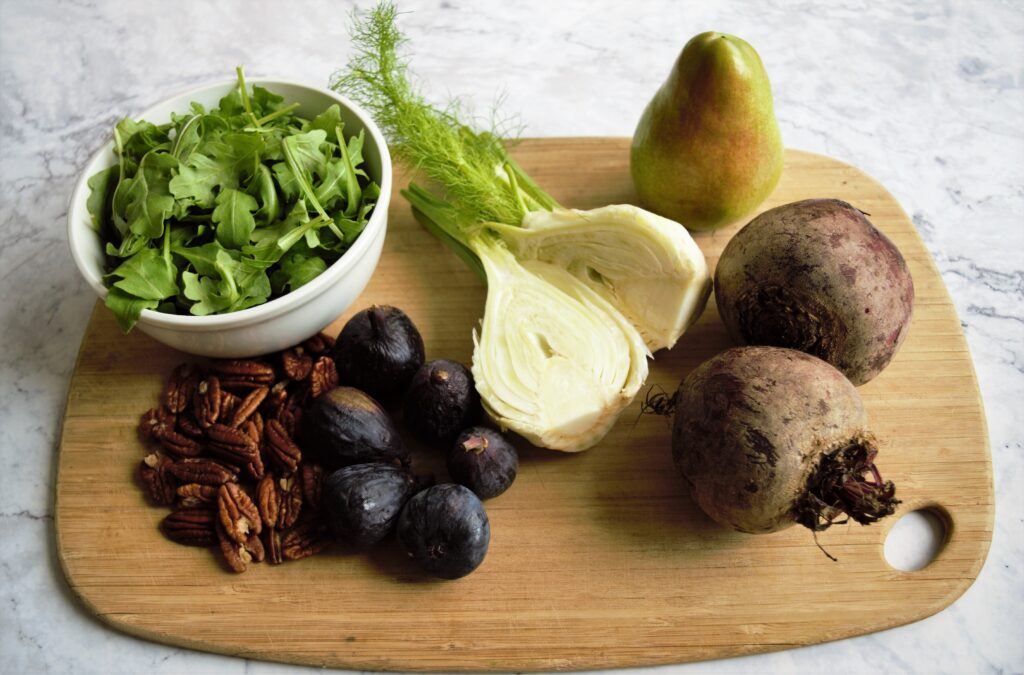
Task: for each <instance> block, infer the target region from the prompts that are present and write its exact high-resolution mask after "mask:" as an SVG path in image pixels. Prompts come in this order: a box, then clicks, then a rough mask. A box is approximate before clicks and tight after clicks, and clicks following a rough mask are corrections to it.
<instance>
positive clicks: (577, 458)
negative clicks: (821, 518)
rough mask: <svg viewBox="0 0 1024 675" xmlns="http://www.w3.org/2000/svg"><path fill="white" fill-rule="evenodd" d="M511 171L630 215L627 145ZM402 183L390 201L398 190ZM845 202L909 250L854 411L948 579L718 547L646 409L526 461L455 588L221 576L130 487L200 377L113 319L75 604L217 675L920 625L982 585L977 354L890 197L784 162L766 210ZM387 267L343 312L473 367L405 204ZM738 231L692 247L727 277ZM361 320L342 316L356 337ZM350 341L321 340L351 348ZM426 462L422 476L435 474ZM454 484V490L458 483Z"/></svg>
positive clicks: (451, 267)
mask: <svg viewBox="0 0 1024 675" xmlns="http://www.w3.org/2000/svg"><path fill="white" fill-rule="evenodd" d="M515 156H516V158H517V159H518V160H519V161H520V162H521V163H522V165H523V166H524V168H525V169H526V170H527V171H528V172H529V173H530V174H532V175H533V176H534V178H535V179H536V180H537V181H538V183H540V184H541V185H542V186H544V187H545V188H546V189H548V190H549V191H550V192H551V193H552V194H553V195H554V196H555V198H556V199H558V200H560V201H561V202H562V203H563V204H566V205H569V206H574V207H580V208H588V207H594V206H599V205H603V204H609V203H619V202H630V201H632V200H633V199H634V194H633V190H632V187H631V184H630V180H629V174H628V170H627V158H628V140H626V139H578V138H574V139H545V140H530V141H524V142H522V143H521V144H519V145H518V146H517V147H516V149H515ZM405 183H406V177H403V176H398V180H396V185H399V186H401V185H404V184H405ZM807 197H838V198H841V199H845V200H847V201H850V202H852V203H853V204H855V205H856V206H857V207H859V208H860V209H862V210H863V211H866V212H868V213H870V214H871V220H872V221H873V222H874V223H875V224H876V225H877V226H878V227H880V228H881V229H882V230H883V231H885V232H886V234H888V235H889V237H890V238H892V239H893V241H894V242H895V243H896V244H897V246H899V248H900V250H901V251H902V252H903V254H904V256H905V257H906V258H907V261H908V263H909V265H910V268H911V271H912V274H913V277H914V283H915V287H916V292H917V304H916V308H915V313H914V319H913V324H912V327H911V330H910V334H909V337H908V338H907V340H906V342H905V344H904V346H903V348H902V351H901V352H900V353H899V354H898V356H897V357H896V359H895V360H894V361H893V363H892V365H891V366H890V367H889V368H888V369H887V370H886V371H885V372H884V373H883V374H882V375H881V376H880V377H878V378H877V379H875V380H874V381H872V382H871V383H869V384H868V385H866V386H864V387H862V388H861V393H862V394H863V396H864V398H865V401H866V403H867V407H868V410H869V414H870V417H871V422H872V426H873V428H874V430H875V431H876V433H877V434H878V435H879V437H880V438H881V439H882V452H881V455H880V457H879V463H880V466H881V467H882V470H883V472H884V473H885V474H886V475H887V477H890V478H892V479H894V480H895V481H896V483H897V485H898V496H899V497H900V498H901V499H903V500H904V503H903V505H902V506H901V508H900V513H901V514H902V513H905V512H908V511H910V510H913V509H916V508H922V507H929V508H934V509H935V510H936V511H937V512H938V513H940V514H941V516H942V518H943V519H944V520H945V522H946V524H947V540H946V542H945V544H944V546H943V548H942V550H941V552H940V554H939V555H938V557H937V559H936V560H935V561H933V562H932V563H931V564H930V565H929V566H927V567H925V568H924V569H922V570H919V571H917V572H913V573H904V572H900V571H897V570H894V569H892V568H891V567H889V566H888V565H887V564H886V562H885V560H884V558H883V554H882V544H883V541H884V540H885V537H886V534H887V532H888V531H889V529H890V528H891V527H892V524H893V523H894V522H895V520H896V518H890V519H889V520H887V521H885V522H883V523H880V524H878V525H876V526H872V527H860V526H856V525H850V526H841V527H835V528H833V529H832V530H829V531H828V532H826V533H824V534H822V535H821V536H820V537H819V539H820V541H821V544H822V545H823V546H825V547H826V548H827V549H828V551H829V552H830V553H832V554H833V555H835V556H836V557H837V558H838V559H839V562H837V563H833V562H831V561H830V560H829V559H828V558H826V557H825V555H823V554H822V552H821V551H819V550H818V548H817V547H816V546H815V545H814V542H813V540H812V538H811V535H810V533H809V532H808V531H807V530H804V529H803V528H798V527H794V528H791V529H789V530H786V531H784V532H781V533H778V534H774V535H764V536H746V535H741V534H737V533H733V532H728V531H725V530H722V529H720V528H718V527H716V526H715V525H714V524H713V523H712V522H711V521H709V520H708V519H707V518H705V517H704V516H703V515H702V514H701V513H700V512H699V511H698V510H697V509H696V507H695V506H694V505H693V504H692V503H691V502H690V500H689V499H688V497H687V496H686V494H685V493H684V490H683V486H682V484H681V481H680V480H679V479H678V478H677V476H676V473H675V470H674V468H673V466H672V462H671V457H670V452H669V448H668V445H669V424H668V421H667V420H664V419H661V418H652V417H649V416H645V417H643V418H640V416H639V414H638V413H639V404H638V403H636V404H634V406H633V408H632V409H630V410H628V411H627V412H626V413H625V414H624V415H623V417H622V418H621V420H620V422H619V424H618V425H617V426H616V427H615V429H614V430H613V431H612V433H611V434H610V435H609V436H608V437H607V439H606V440H605V441H604V442H603V443H602V444H601V445H599V446H598V447H596V448H594V449H592V450H590V451H588V452H586V453H583V454H580V455H560V454H557V453H553V452H550V451H543V450H537V449H535V448H530V447H526V446H523V447H522V455H521V457H522V462H521V470H520V475H519V478H518V480H517V482H516V484H515V485H514V486H513V488H512V489H511V490H510V491H509V492H507V493H506V494H504V495H502V496H501V497H498V498H497V499H494V500H492V501H490V502H488V503H487V510H488V513H489V515H490V519H491V525H492V540H491V547H490V552H489V554H488V556H487V559H486V560H485V561H484V564H483V565H482V566H481V567H480V568H479V569H478V570H477V571H476V572H475V573H473V574H472V575H470V576H469V577H466V578H464V579H462V580H459V581H456V582H439V581H431V580H427V579H425V578H424V577H423V576H421V575H420V574H419V573H418V572H417V571H416V570H415V569H414V568H413V567H412V565H411V563H409V562H408V561H407V560H405V559H404V558H403V557H402V555H401V554H400V552H399V551H398V550H397V547H396V546H395V544H394V543H393V542H391V543H388V544H386V545H384V546H382V547H381V548H380V549H378V550H375V551H373V552H371V553H369V554H366V555H358V556H355V555H348V556H346V555H342V554H338V553H334V554H328V555H323V556H321V557H317V558H312V559H308V560H304V561H300V562H295V563H289V564H285V565H281V566H278V567H271V566H269V565H256V566H254V567H253V568H252V569H250V571H249V572H247V573H245V574H243V575H240V576H235V575H233V574H231V573H229V572H227V571H225V570H224V568H223V567H222V566H221V564H220V563H219V562H218V560H217V558H216V557H215V556H214V555H213V554H212V553H207V552H206V551H203V550H199V549H193V548H186V547H182V546H177V545H175V544H172V543H171V542H169V541H167V540H165V539H164V538H163V537H162V536H161V535H160V534H159V533H158V531H157V529H156V525H157V522H158V521H159V520H160V518H161V517H162V516H163V515H164V513H165V512H164V511H163V510H161V509H156V508H151V507H149V506H147V505H146V503H145V502H144V500H143V497H142V493H141V492H140V490H139V489H138V488H137V487H136V486H135V485H134V484H133V471H134V469H135V466H136V465H137V463H138V460H139V458H140V457H141V456H142V455H143V447H142V445H141V443H140V442H139V441H138V439H137V438H136V434H135V425H136V422H137V420H138V417H139V415H140V413H142V412H143V411H144V410H145V409H146V408H148V407H150V406H152V405H154V404H155V402H156V399H157V394H158V392H159V390H160V388H161V384H162V382H163V381H164V379H165V378H166V376H167V375H168V374H169V372H170V370H171V368H172V367H173V366H174V365H175V364H176V363H178V362H179V361H181V360H183V359H185V358H186V357H185V356H184V355H182V354H180V353H177V352H174V351H172V350H170V349H168V348H166V347H163V346H161V345H160V344H158V343H156V342H154V341H152V340H150V339H149V338H147V337H146V336H144V335H142V334H139V333H135V334H133V335H130V336H127V337H126V336H123V335H121V334H120V333H119V332H118V330H117V327H116V326H115V324H114V321H113V320H112V319H111V318H110V316H109V315H108V313H107V312H106V311H105V310H104V308H103V307H102V306H101V305H98V306H97V308H96V310H95V311H94V313H93V316H92V318H91V320H90V322H89V326H88V329H87V331H86V335H85V338H84V340H83V343H82V348H81V353H80V355H79V359H78V364H77V367H76V370H75V374H74V377H73V379H72V382H71V389H70V393H69V395H68V407H67V414H66V420H65V425H64V433H63V438H62V440H61V443H60V459H59V475H58V479H57V486H56V525H57V527H56V530H57V544H58V550H59V555H60V560H61V562H62V564H63V567H64V572H65V574H66V576H67V579H68V583H69V584H70V586H71V588H72V589H73V590H74V591H75V593H77V594H78V596H79V597H80V598H81V599H82V602H83V603H85V605H86V606H87V607H88V608H89V610H91V611H92V612H94V613H95V614H96V615H97V616H99V617H100V618H101V619H102V620H103V621H105V622H107V623H108V624H110V625H111V626H113V627H115V628H117V629H119V630H123V631H125V632H128V633H132V634H134V635H138V636H141V637H144V638H147V639H151V640H156V641H159V642H165V643H169V644H174V645H182V646H186V647H191V648H195V649H202V650H207V651H213V652H220V653H225V654H236V655H242V656H247V657H252V658H259V659H269V660H277V661H286V662H296V663H306V664H315V665H324V666H335V667H347V668H354V669H394V670H417V671H419V670H475V671H480V670H562V669H567V670H568V669H583V668H605V667H619V666H637V665H648V664H661V663H676V662H683V661H692V660H698V659H709V658H715V657H722V656H729V655H736V654H747V653H753V652H763V651H770V650H777V649H785V648H787V647H793V646H797V645H806V644H812V643H816V642H823V641H826V640H836V639H840V638H844V637H849V636H853V635H860V634H863V633H868V632H871V631H877V630H882V629H885V628H889V627H892V626H897V625H901V624H905V623H909V622H912V621H916V620H918V619H921V618H924V617H926V616H929V615H931V614H933V613H935V612H938V611H939V610H941V609H943V608H944V607H946V606H948V605H949V604H950V603H951V602H953V601H954V600H955V599H956V598H957V597H958V596H960V594H962V593H963V592H964V591H965V590H966V589H967V587H968V586H970V584H971V583H972V581H973V580H974V579H975V577H976V576H977V574H978V572H979V570H980V569H981V565H982V563H983V561H984V559H985V556H986V553H987V551H988V547H989V541H990V539H991V534H992V527H993V491H992V472H991V460H990V456H989V450H988V441H987V438H986V429H985V418H984V413H983V411H982V406H981V401H980V398H979V394H978V389H977V383H976V380H975V376H974V371H973V366H972V364H971V358H970V354H969V353H968V351H967V346H966V343H965V340H964V337H963V334H962V332H961V329H960V323H959V321H958V319H957V316H956V313H955V311H954V309H953V307H952V305H951V303H950V299H949V296H948V295H947V292H946V289H945V287H944V285H943V283H942V280H941V278H940V277H939V274H938V272H937V270H936V268H935V265H934V264H933V262H932V260H931V258H930V257H929V255H928V252H927V251H926V249H925V247H924V245H923V244H922V242H921V239H920V238H919V236H918V234H917V232H916V231H915V229H914V227H913V226H912V224H911V223H910V221H909V220H908V219H907V216H906V214H904V212H903V211H902V210H901V208H900V206H899V205H898V204H897V203H896V202H895V201H894V199H893V198H892V196H890V195H889V194H888V193H887V192H886V191H885V189H884V188H882V186H880V185H879V184H878V183H877V182H875V181H874V180H872V179H871V178H869V177H867V176H866V175H864V174H863V173H861V172H860V171H858V170H856V169H854V168H852V167H850V166H847V165H844V164H841V163H839V162H836V161H833V160H831V159H828V158H825V157H821V156H818V155H812V154H808V153H803V152H798V151H789V152H787V154H786V168H785V173H784V175H783V178H782V181H781V183H780V185H779V187H778V188H777V190H776V191H775V193H774V194H773V195H772V197H771V198H770V199H769V200H768V201H767V202H766V203H765V204H764V205H763V208H769V207H772V206H776V205H778V204H782V203H785V202H789V201H793V200H796V199H802V198H807ZM392 204H393V206H392V210H391V220H390V228H391V229H390V232H389V233H388V238H387V244H386V248H385V252H384V255H383V256H382V258H381V261H380V267H379V268H378V270H377V273H376V275H375V276H374V278H373V281H372V282H371V284H370V286H369V287H368V288H367V290H366V292H365V294H364V295H363V297H362V298H361V299H360V301H359V302H357V303H356V305H355V306H354V307H353V308H352V310H351V312H354V311H357V310H358V309H361V308H362V307H365V306H367V305H369V304H371V303H388V304H394V305H397V306H399V307H402V308H404V309H405V310H406V311H407V312H408V313H409V314H410V315H411V316H412V318H413V320H414V321H415V322H416V323H417V325H418V326H419V327H420V329H421V331H422V332H423V335H424V339H425V341H426V344H427V350H428V358H439V357H448V358H455V359H459V360H462V361H464V362H468V361H469V359H470V356H471V346H472V344H471V339H470V332H471V329H472V327H473V326H474V325H475V324H476V322H477V321H478V319H479V317H480V314H481V312H482V308H483V301H484V294H485V289H484V286H483V285H482V284H481V283H480V281H479V280H478V279H477V278H475V277H474V276H473V274H472V273H470V272H469V270H468V269H466V268H465V267H464V266H463V265H462V263H461V262H460V261H459V260H458V259H457V258H456V257H455V256H454V255H452V254H450V253H449V252H447V251H446V250H445V249H444V248H443V247H442V246H441V245H440V244H439V243H437V242H436V241H434V240H433V239H431V238H430V237H429V236H428V235H427V234H426V233H425V232H424V231H423V230H422V229H421V228H420V227H419V226H418V225H417V224H416V223H415V222H414V220H413V219H412V217H411V215H410V212H409V209H408V206H407V205H406V204H405V202H404V201H403V200H402V199H400V198H397V195H396V198H395V199H393V201H392ZM737 227H738V226H735V227H732V228H728V229H725V230H723V231H720V232H717V233H714V234H702V235H699V236H698V237H697V241H698V243H699V244H700V246H701V248H702V249H703V250H704V252H705V254H706V255H707V257H708V259H709V262H710V263H711V264H714V262H715V261H716V260H717V258H718V255H719V253H720V252H721V250H722V247H723V246H724V245H725V243H726V241H728V239H729V237H730V236H731V235H732V234H733V233H734V232H735V231H736V229H737ZM351 312H350V313H351ZM346 318H347V317H344V316H343V317H340V318H339V319H338V321H336V322H335V323H334V324H333V325H332V326H331V328H330V329H329V331H330V332H336V331H337V330H339V329H340V327H341V325H342V324H343V322H344V320H345V319H346ZM727 344H728V342H727V339H726V335H725V331H724V328H723V326H722V325H721V322H720V321H719V319H718V317H717V315H716V312H715V309H714V307H713V306H709V308H708V310H707V311H706V312H705V314H704V315H703V317H702V318H701V320H700V322H699V323H698V324H697V325H696V326H695V327H694V328H693V329H692V330H691V331H690V332H689V333H688V334H687V335H686V336H684V338H683V339H682V341H681V342H680V344H679V345H678V346H677V347H676V348H675V349H674V350H672V351H671V352H664V353H659V354H657V355H656V358H655V360H654V362H653V365H652V369H651V375H650V379H649V384H651V385H653V386H655V387H663V388H664V389H666V390H670V391H671V390H672V389H674V388H675V386H676V385H677V384H678V382H679V380H680V378H682V377H683V376H685V375H686V373H687V372H689V370H690V369H691V368H693V367H694V366H696V365H697V364H698V363H699V362H700V361H702V360H703V359H705V358H707V357H709V356H711V355H713V354H714V353H716V352H717V351H719V350H721V349H723V348H724V347H726V346H727ZM427 455H428V453H427V452H426V451H425V450H422V449H421V450H420V454H419V455H418V456H417V458H418V459H417V461H418V463H419V464H420V465H421V466H425V467H428V468H431V467H436V466H437V458H436V457H433V458H431V457H429V456H427ZM442 475H443V474H442Z"/></svg>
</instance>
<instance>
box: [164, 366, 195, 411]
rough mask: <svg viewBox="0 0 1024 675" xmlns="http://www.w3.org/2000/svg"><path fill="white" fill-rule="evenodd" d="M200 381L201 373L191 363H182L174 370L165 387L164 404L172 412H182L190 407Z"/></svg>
mask: <svg viewBox="0 0 1024 675" xmlns="http://www.w3.org/2000/svg"><path fill="white" fill-rule="evenodd" d="M198 382H199V373H198V371H197V370H196V368H195V366H193V365H192V364H191V363H182V364H180V365H178V367H176V368H175V369H174V370H173V371H172V372H171V377H170V379H169V380H168V381H167V387H166V388H165V389H164V405H165V406H167V409H168V410H170V411H171V412H172V413H180V412H182V411H184V410H185V408H187V407H188V404H189V402H190V401H191V400H192V395H193V393H194V392H195V388H196V384H197V383H198Z"/></svg>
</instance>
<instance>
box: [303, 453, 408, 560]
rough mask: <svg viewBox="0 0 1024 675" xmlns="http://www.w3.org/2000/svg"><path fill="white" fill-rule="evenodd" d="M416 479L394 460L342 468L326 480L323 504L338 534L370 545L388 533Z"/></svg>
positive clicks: (342, 538) (361, 545)
mask: <svg viewBox="0 0 1024 675" xmlns="http://www.w3.org/2000/svg"><path fill="white" fill-rule="evenodd" d="M415 484H416V481H415V479H414V478H413V476H412V474H410V473H409V472H408V471H406V470H404V469H401V468H399V467H396V466H395V465H393V464H383V463H380V462H374V463H369V464H354V465H352V466H346V467H344V468H342V469H338V470H337V471H335V472H334V473H332V474H331V475H330V476H328V477H327V480H326V481H325V482H324V486H323V496H322V499H323V507H324V511H325V515H326V520H327V523H328V525H329V526H330V528H331V530H332V531H333V532H334V535H335V537H337V539H338V540H339V541H341V542H342V543H344V544H347V545H350V546H354V547H356V548H366V547H368V546H371V545H373V544H375V543H377V542H378V541H380V540H381V539H383V538H384V537H386V536H387V535H388V534H389V533H390V532H391V530H392V529H394V526H395V523H396V522H397V521H398V514H399V513H401V511H402V507H403V506H405V503H406V502H407V501H408V500H409V497H411V496H412V493H413V491H414V489H415Z"/></svg>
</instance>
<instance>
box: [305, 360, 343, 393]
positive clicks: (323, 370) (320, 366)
mask: <svg viewBox="0 0 1024 675" xmlns="http://www.w3.org/2000/svg"><path fill="white" fill-rule="evenodd" d="M337 386H338V370H337V368H336V367H335V366H334V359H332V358H331V357H330V356H321V357H320V358H318V359H317V360H316V363H314V364H313V370H312V371H310V373H309V395H310V396H312V397H313V398H317V397H318V396H320V394H323V393H324V392H326V391H330V390H331V389H334V388H335V387H337Z"/></svg>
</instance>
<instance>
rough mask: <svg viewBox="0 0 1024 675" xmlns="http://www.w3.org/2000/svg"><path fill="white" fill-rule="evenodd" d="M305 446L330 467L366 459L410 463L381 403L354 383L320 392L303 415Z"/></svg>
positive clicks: (396, 431)
mask: <svg viewBox="0 0 1024 675" xmlns="http://www.w3.org/2000/svg"><path fill="white" fill-rule="evenodd" d="M302 427H303V434H302V442H303V449H304V450H306V449H308V451H309V452H310V453H311V454H312V455H313V456H314V457H315V458H316V459H318V460H319V461H320V463H321V464H323V465H324V466H325V467H327V468H328V469H332V470H333V469H339V468H341V467H343V466H350V465H352V464H363V463H366V462H393V461H395V460H398V461H399V462H401V463H402V464H408V463H409V451H408V449H407V448H406V447H405V445H404V444H403V443H402V439H401V438H400V437H399V435H398V430H397V429H395V425H394V423H393V422H392V421H391V418H390V417H389V416H388V414H387V412H385V411H384V409H383V408H381V407H380V404H379V403H377V402H376V401H375V400H373V399H372V398H371V397H370V396H368V395H367V394H365V393H363V392H361V391H359V390H358V389H353V388H352V387H335V388H334V389H331V390H330V391H329V392H327V393H326V394H324V395H322V396H320V397H319V398H317V399H316V400H315V401H313V404H312V405H311V406H310V407H309V409H308V410H307V411H306V412H305V414H304V415H303V418H302Z"/></svg>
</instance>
